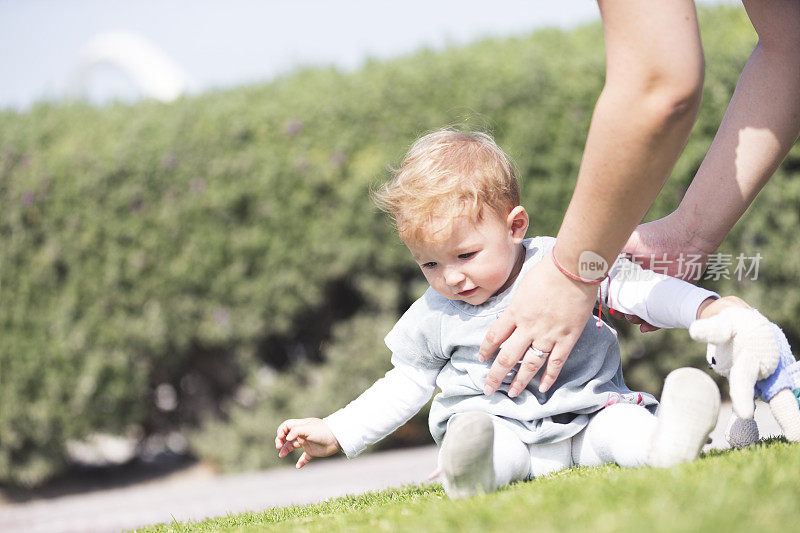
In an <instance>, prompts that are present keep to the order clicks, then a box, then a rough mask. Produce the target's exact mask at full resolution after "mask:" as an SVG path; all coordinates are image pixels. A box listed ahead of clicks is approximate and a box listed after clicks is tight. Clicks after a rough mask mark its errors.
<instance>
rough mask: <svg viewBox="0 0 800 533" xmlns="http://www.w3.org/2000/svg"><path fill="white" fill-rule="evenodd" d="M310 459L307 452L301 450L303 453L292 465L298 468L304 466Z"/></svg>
mask: <svg viewBox="0 0 800 533" xmlns="http://www.w3.org/2000/svg"><path fill="white" fill-rule="evenodd" d="M310 461H311V456H310V455H309V454H308V452H303V455H301V456H300V459H298V460H297V464H296V465H294V467H295V468H297V469H298V470H299V469H300V468H303V467H304V466H306V465H307V464H308V463H309V462H310Z"/></svg>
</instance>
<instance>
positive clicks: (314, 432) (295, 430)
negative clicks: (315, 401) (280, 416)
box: [275, 418, 341, 468]
mask: <svg viewBox="0 0 800 533" xmlns="http://www.w3.org/2000/svg"><path fill="white" fill-rule="evenodd" d="M275 448H276V449H278V457H286V456H287V455H289V453H290V452H292V451H294V450H296V449H297V448H303V455H301V456H300V459H298V461H297V464H296V465H295V468H303V467H304V466H306V465H307V464H308V462H309V461H311V458H312V457H327V456H329V455H333V454H334V453H336V452H338V451H339V450H340V449H341V448H340V446H339V441H337V440H336V437H335V436H334V434H333V432H332V431H331V430H330V428H329V427H328V425H327V424H326V423H325V422H323V421H322V420H321V419H319V418H290V419H289V420H285V421H284V422H283V423H282V424H281V425H280V426H278V432H277V435H276V436H275Z"/></svg>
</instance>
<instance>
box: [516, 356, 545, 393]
mask: <svg viewBox="0 0 800 533" xmlns="http://www.w3.org/2000/svg"><path fill="white" fill-rule="evenodd" d="M542 351H544V350H542ZM545 361H547V352H546V351H545V354H544V355H538V353H537V352H536V351H534V350H533V348H532V347H531V348H528V350H527V351H526V352H525V355H524V356H523V357H522V361H521V362H520V365H519V370H518V371H517V375H516V377H515V378H514V381H513V382H511V388H509V389H508V395H509V396H510V397H512V398H514V397H515V396H517V395H519V393H520V392H522V390H523V389H524V388H525V387H527V386H528V383H530V381H531V380H532V379H533V377H534V376H535V375H536V373H537V372H539V369H541V368H542V366H544V363H545Z"/></svg>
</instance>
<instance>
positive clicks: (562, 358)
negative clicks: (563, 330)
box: [539, 335, 578, 392]
mask: <svg viewBox="0 0 800 533" xmlns="http://www.w3.org/2000/svg"><path fill="white" fill-rule="evenodd" d="M577 340H578V338H577V336H574V335H571V336H568V337H564V338H562V339H561V342H560V343H558V344H556V345H555V346H553V351H552V352H551V353H550V356H549V357H548V358H547V369H546V370H545V371H544V375H543V376H542V381H541V382H540V383H539V392H547V391H548V389H549V388H550V387H551V386H552V385H553V383H555V381H556V378H557V377H558V375H559V374H560V373H561V369H562V368H563V367H564V363H565V362H566V360H567V357H568V356H569V353H570V352H571V351H572V347H573V346H575V342H577Z"/></svg>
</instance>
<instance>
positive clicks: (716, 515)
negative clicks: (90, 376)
mask: <svg viewBox="0 0 800 533" xmlns="http://www.w3.org/2000/svg"><path fill="white" fill-rule="evenodd" d="M798 527H800V445H798V444H789V443H787V442H785V441H784V440H782V439H773V440H768V441H762V442H761V443H759V444H757V445H755V446H751V447H749V448H747V449H744V450H727V451H722V452H712V453H710V454H707V455H704V456H703V457H702V458H701V459H700V460H698V461H695V462H694V463H690V464H686V465H681V466H679V467H675V468H671V469H665V470H657V469H651V468H641V469H624V468H619V467H616V466H604V467H600V468H572V469H570V470H565V471H562V472H559V473H556V474H553V475H551V476H548V477H544V478H539V479H536V480H533V481H530V482H526V483H518V484H515V485H512V486H510V487H506V488H504V489H502V490H500V491H498V492H496V493H493V494H488V495H485V496H478V497H475V498H470V499H467V500H459V501H451V500H449V499H448V498H447V497H446V496H445V494H444V491H443V490H442V488H441V486H440V485H427V486H422V487H405V488H402V489H395V490H387V491H382V492H375V493H367V494H362V495H358V496H346V497H343V498H336V499H332V500H329V501H326V502H323V503H320V504H316V505H304V506H291V507H278V508H272V509H267V510H266V511H263V512H260V513H243V514H239V515H231V516H227V517H224V518H215V519H208V520H205V521H203V522H189V523H177V522H175V523H172V524H162V525H158V526H154V527H152V528H148V529H146V530H143V531H147V532H151V533H155V532H178V531H180V532H184V531H192V532H194V531H247V532H255V531H284V532H286V531H292V532H294V531H323V532H326V533H329V532H333V531H347V532H349V531H370V532H372V531H391V532H394V531H414V532H419V531H458V532H459V533H462V532H467V531H480V532H485V531H504V532H508V533H516V532H520V531H533V530H535V531H592V532H595V531H598V532H603V531H609V532H618V531H646V532H650V531H711V532H717V531H720V532H723V531H724V532H727V531H791V530H797V529H798ZM140 531H141V530H140Z"/></svg>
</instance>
